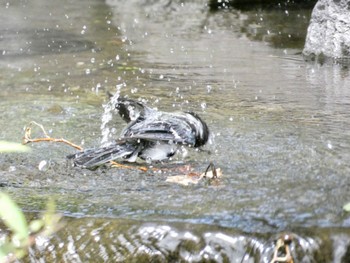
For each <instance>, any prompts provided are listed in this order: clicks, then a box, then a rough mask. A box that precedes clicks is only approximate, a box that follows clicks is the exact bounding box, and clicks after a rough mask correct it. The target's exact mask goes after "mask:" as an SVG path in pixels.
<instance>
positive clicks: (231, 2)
mask: <svg viewBox="0 0 350 263" xmlns="http://www.w3.org/2000/svg"><path fill="white" fill-rule="evenodd" d="M316 2H317V1H316V0H294V1H290V0H284V1H281V0H210V1H209V7H210V10H212V11H215V10H220V9H227V8H230V7H233V8H237V9H244V10H250V9H255V8H256V7H259V8H275V7H282V6H283V7H286V8H293V7H300V6H304V7H305V6H310V5H312V6H313V5H314V4H315V3H316Z"/></svg>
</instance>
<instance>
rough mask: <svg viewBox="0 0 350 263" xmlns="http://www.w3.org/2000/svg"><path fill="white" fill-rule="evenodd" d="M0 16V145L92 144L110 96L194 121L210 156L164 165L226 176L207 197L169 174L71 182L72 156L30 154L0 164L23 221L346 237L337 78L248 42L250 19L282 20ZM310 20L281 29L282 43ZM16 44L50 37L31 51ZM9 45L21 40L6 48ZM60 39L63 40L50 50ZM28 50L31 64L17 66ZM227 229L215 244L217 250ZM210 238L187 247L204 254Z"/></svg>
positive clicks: (141, 6)
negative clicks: (200, 122)
mask: <svg viewBox="0 0 350 263" xmlns="http://www.w3.org/2000/svg"><path fill="white" fill-rule="evenodd" d="M2 5H3V6H4V7H5V8H6V10H7V11H8V13H6V14H8V15H6V16H0V17H1V18H0V20H1V23H0V36H1V40H0V50H2V51H3V55H2V56H1V55H0V67H1V73H0V84H1V89H0V105H1V108H2V109H4V110H3V111H1V113H0V124H1V127H3V128H2V129H1V130H0V140H10V141H19V140H20V139H21V137H22V136H23V127H24V126H25V125H26V124H27V123H28V122H29V121H31V120H35V121H37V122H40V123H42V124H43V125H44V126H45V127H46V129H47V130H48V132H49V134H50V135H51V136H53V137H65V138H66V139H70V140H72V141H73V142H76V143H78V144H82V145H83V146H84V147H94V146H98V145H99V144H100V142H101V139H102V135H101V130H100V127H101V123H102V120H101V115H102V114H103V107H102V106H101V105H102V104H104V103H106V96H105V92H106V91H107V90H108V91H111V92H116V91H117V87H120V93H121V94H122V95H129V96H131V97H133V98H142V99H145V100H146V101H147V102H148V104H149V105H151V106H154V107H158V108H159V109H161V110H168V111H169V110H170V111H171V110H179V109H181V110H191V111H195V112H197V113H198V114H199V115H200V116H202V117H203V118H204V119H205V120H206V122H207V123H208V124H209V126H210V128H211V131H212V142H211V144H209V145H208V146H207V147H206V150H209V151H210V154H209V153H208V151H205V152H196V151H190V152H189V154H188V155H187V157H186V158H185V159H182V158H180V159H177V160H174V163H175V164H173V163H171V164H162V165H163V167H164V166H165V167H169V166H170V167H172V166H175V167H178V166H180V165H181V164H191V165H192V166H193V168H194V169H196V170H198V171H202V170H204V169H205V168H206V167H207V165H208V163H209V162H210V161H213V162H214V163H215V164H216V166H218V167H220V168H221V169H222V170H223V172H224V179H223V181H222V183H221V184H220V186H219V187H215V186H207V185H197V186H191V187H181V186H178V185H172V184H168V183H165V179H166V176H168V175H170V174H176V173H177V172H176V169H174V170H172V171H171V172H167V171H166V172H148V173H140V172H139V171H137V170H130V171H129V170H118V169H108V168H101V169H98V170H96V171H89V170H81V169H78V168H73V167H71V166H70V164H69V163H67V161H66V160H65V156H66V155H67V154H69V153H72V152H74V150H73V149H70V148H68V147H67V146H65V145H58V144H35V145H33V147H32V148H33V151H32V153H30V154H21V155H14V154H11V155H10V154H9V155H1V156H0V160H1V162H0V173H1V179H0V180H1V185H3V186H5V189H6V190H7V191H9V192H10V193H11V194H12V195H13V196H15V197H16V200H17V201H18V202H19V203H20V204H21V205H23V207H25V209H26V210H27V211H37V210H40V209H42V207H43V202H44V201H45V200H46V199H47V197H48V196H50V195H54V196H56V197H57V201H58V207H59V209H60V211H62V212H63V213H65V214H67V215H73V216H77V217H78V216H96V217H97V216H98V217H111V218H123V219H125V220H126V221H127V220H131V219H135V220H138V221H139V220H141V221H143V220H144V221H155V222H158V221H162V222H167V223H169V224H171V223H174V222H178V223H182V224H185V225H186V227H188V228H191V227H192V226H193V225H195V224H204V225H207V226H208V228H210V227H217V226H219V227H226V228H227V229H238V230H239V232H241V231H242V232H244V233H251V234H253V233H254V234H255V235H259V234H265V233H276V232H280V231H286V230H288V229H291V228H293V229H294V228H298V229H300V227H301V231H306V230H305V229H308V228H309V227H310V228H311V227H322V228H324V227H327V228H331V229H332V228H335V227H348V226H349V222H350V221H349V216H348V215H347V214H344V212H343V211H342V206H343V205H344V204H345V203H347V202H349V201H350V200H349V196H348V192H349V189H350V185H349V174H350V173H349V170H350V169H349V161H350V154H349V147H350V145H349V142H350V140H349V136H350V132H349V130H350V129H349V128H350V120H349V111H348V107H347V106H348V104H349V103H348V101H349V99H350V91H349V89H348V87H349V86H350V85H349V84H350V83H349V82H350V78H349V70H348V68H345V67H342V66H340V65H317V64H308V63H306V62H304V61H303V60H302V58H301V56H300V55H298V52H300V48H301V46H300V44H297V45H293V49H291V48H288V47H290V45H289V44H288V38H286V39H285V38H276V39H277V40H278V41H282V42H281V43H280V45H279V47H283V49H275V48H273V47H271V46H270V45H268V44H266V42H264V41H263V42H260V41H252V40H251V39H250V38H249V37H250V34H249V33H247V32H249V30H250V29H249V28H253V27H254V23H255V24H256V22H254V23H253V22H249V21H252V17H255V18H254V19H256V17H263V21H269V19H271V21H269V22H267V23H266V24H263V28H265V27H266V28H269V27H270V25H271V24H275V25H278V24H279V22H278V21H289V20H288V19H284V18H285V16H286V14H285V13H283V15H282V17H278V18H275V16H273V15H271V16H270V14H271V13H273V12H270V11H269V10H264V11H259V12H258V11H257V15H256V16H255V15H254V14H253V13H252V11H247V12H245V11H237V10H230V11H226V12H215V13H211V12H209V11H208V7H207V6H206V5H205V3H204V2H203V1H199V0H198V1H189V2H184V3H183V4H181V3H180V2H178V1H165V2H163V1H124V2H123V1H112V0H109V1H107V5H106V4H105V3H102V2H100V1H95V0H90V1H84V3H80V2H76V1H68V0H66V1H64V3H60V4H55V3H49V2H45V4H44V7H45V8H44V9H43V7H42V5H43V2H42V1H40V0H36V1H31V2H25V1H17V2H16V3H15V4H12V3H10V4H9V5H4V4H2ZM43 10H45V11H43ZM309 11H310V10H300V14H302V17H301V19H296V18H295V19H292V22H290V23H293V26H290V27H288V30H293V28H295V31H296V32H291V33H290V34H291V38H292V37H293V36H297V35H298V34H299V28H301V27H304V26H305V19H306V17H307V16H306V14H307V13H308V12H309ZM265 12H266V13H265ZM293 12H295V14H296V15H297V14H298V12H299V10H293ZM278 14H279V13H278V12H276V16H277V15H278ZM290 14H292V11H291V12H290ZM293 14H294V13H293ZM303 14H305V17H303ZM270 17H271V18H270ZM259 26H260V25H259ZM281 27H282V28H284V26H281ZM272 30H274V29H273V28H272V26H271V32H272ZM28 32H31V33H33V32H49V33H48V34H46V33H45V34H42V35H40V37H42V38H43V39H42V41H40V39H35V41H31V43H29V42H28V39H29V37H28ZM276 32H277V34H278V31H276ZM30 35H31V36H32V35H33V34H30ZM10 36H16V39H20V40H21V41H25V42H19V43H17V45H12V44H11V43H12V42H11V41H12V40H13V38H12V37H10ZM34 36H35V34H34ZM300 37H301V35H300ZM61 38H64V39H65V40H67V42H62V43H63V44H58V47H59V48H57V46H55V48H54V49H52V48H51V49H50V47H49V46H48V45H50V43H52V41H54V42H55V44H57V41H58V39H61ZM65 40H64V41H65ZM265 40H266V41H269V38H265ZM26 42H28V43H26ZM58 42H59V41H58ZM267 43H269V42H267ZM65 44H67V45H65ZM29 45H30V50H32V51H35V52H33V53H30V54H28V52H27V51H26V50H28V49H26V47H27V46H29ZM42 45H44V46H42ZM60 46H62V48H60ZM76 48H77V49H76ZM40 50H41V52H40ZM4 51H5V52H4ZM10 53H11V54H16V55H13V56H10V55H9V54H10ZM109 124H113V127H114V129H115V131H116V133H117V134H118V133H119V131H120V130H121V129H122V127H123V125H124V124H123V122H122V120H120V119H119V118H118V117H116V118H113V119H112V120H111V121H110V123H109ZM37 132H38V133H39V132H40V131H37ZM43 160H45V161H46V163H47V165H46V168H45V169H44V170H42V171H39V169H38V165H39V163H40V162H41V161H43ZM155 227H160V226H155ZM227 229H223V230H222V232H220V231H221V230H220V229H219V230H218V232H219V233H221V234H222V235H223V237H224V238H226V235H227V234H226V232H225V231H226V230H227ZM169 231H170V232H169V233H168V234H167V235H168V236H169V238H170V237H172V234H171V233H172V232H171V230H169ZM181 231H182V230H181ZM181 231H180V232H181ZM198 231H199V232H200V230H198ZM207 232H210V233H212V231H207ZM181 233H182V232H181ZM241 234H242V235H243V233H241ZM179 235H180V236H181V235H182V236H185V235H186V230H184V232H183V233H182V234H179ZM191 235H194V236H197V235H196V234H195V233H192V232H191ZM211 235H212V236H208V238H207V239H203V240H204V241H203V240H202V237H201V238H200V239H201V240H202V241H198V242H200V243H201V242H202V243H201V244H204V243H205V242H207V243H208V244H214V243H215V242H214V243H212V242H210V241H209V240H210V238H211V237H213V236H215V234H211ZM345 235H346V236H348V235H347V234H345ZM305 236H307V235H305ZM314 236H315V239H317V235H316V234H315V235H314ZM330 236H332V235H330ZM67 237H69V234H67ZM328 237H329V236H328ZM197 238H199V237H198V236H197ZM232 238H234V237H232ZM239 238H240V235H238V237H237V239H239ZM194 239H195V240H197V239H196V238H194ZM248 240H249V239H248ZM174 242H175V241H174ZM191 242H192V241H191ZM203 242H204V243H203ZM242 242H243V241H242ZM244 242H248V241H247V240H245V241H244ZM244 242H243V243H239V245H238V246H242V247H244V248H245V246H246V244H247V243H244ZM249 242H250V241H249ZM315 242H316V241H315ZM166 243H167V242H166ZM162 245H164V243H162ZM197 245H198V244H197V243H196V242H195V243H194V247H196V246H197ZM203 247H206V245H204V246H203ZM203 247H202V246H201V249H199V250H198V251H202V249H204V248H203ZM258 247H260V245H258ZM206 249H207V250H209V249H213V247H208V248H206ZM237 250H238V251H243V250H240V248H237ZM198 251H197V252H198ZM244 251H246V250H244ZM155 253H156V252H155ZM157 253H158V252H157ZM183 253H185V254H184V255H186V253H187V252H186V251H185V252H183ZM198 253H202V252H198ZM203 253H204V252H203ZM203 253H202V254H201V255H203ZM205 253H209V252H205ZM232 253H233V254H234V253H236V252H232ZM242 253H243V252H242ZM242 253H241V254H242ZM244 253H245V252H244ZM259 253H260V252H259ZM263 253H267V252H261V254H263ZM268 253H271V250H270V251H269V252H268ZM209 254H210V253H209ZM214 254H215V253H213V255H214ZM210 255H211V254H210ZM210 257H211V256H210ZM262 257H263V256H261V258H262ZM222 258H224V256H223V257H222ZM261 261H263V260H261ZM265 261H266V260H265ZM247 262H248V261H247ZM263 262H264V261H263ZM318 262H319V261H318Z"/></svg>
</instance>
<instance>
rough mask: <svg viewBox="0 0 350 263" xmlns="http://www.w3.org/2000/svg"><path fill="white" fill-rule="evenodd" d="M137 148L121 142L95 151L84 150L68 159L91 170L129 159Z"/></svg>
mask: <svg viewBox="0 0 350 263" xmlns="http://www.w3.org/2000/svg"><path fill="white" fill-rule="evenodd" d="M136 150H137V147H136V146H135V145H133V144H130V143H127V142H123V143H116V144H113V145H110V146H106V147H103V148H96V149H88V150H84V151H81V152H78V153H75V154H72V155H68V156H67V158H68V159H73V163H74V165H76V166H80V167H84V168H93V167H96V166H99V165H102V164H105V163H107V162H109V161H113V160H115V159H118V158H126V159H128V158H130V157H131V156H133V155H134V153H135V152H136Z"/></svg>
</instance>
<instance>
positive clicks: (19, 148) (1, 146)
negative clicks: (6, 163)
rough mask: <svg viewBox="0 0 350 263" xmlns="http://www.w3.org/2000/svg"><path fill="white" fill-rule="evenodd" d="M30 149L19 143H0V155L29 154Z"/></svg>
mask: <svg viewBox="0 0 350 263" xmlns="http://www.w3.org/2000/svg"><path fill="white" fill-rule="evenodd" d="M29 151H30V148H29V147H28V146H25V145H23V144H20V143H15V142H7V141H0V153H9V152H29Z"/></svg>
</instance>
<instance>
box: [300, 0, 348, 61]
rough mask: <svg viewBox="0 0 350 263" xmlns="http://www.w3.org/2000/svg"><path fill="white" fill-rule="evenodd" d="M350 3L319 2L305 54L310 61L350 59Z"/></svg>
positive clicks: (344, 0)
mask: <svg viewBox="0 0 350 263" xmlns="http://www.w3.org/2000/svg"><path fill="white" fill-rule="evenodd" d="M349 11H350V2H349V1H348V0H319V1H318V2H317V4H316V6H315V7H314V9H313V12H312V16H311V21H310V25H309V28H308V33H307V37H306V42H305V46H304V50H303V54H304V55H305V57H306V58H310V59H324V58H334V59H336V60H342V59H349V58H350V16H349Z"/></svg>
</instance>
